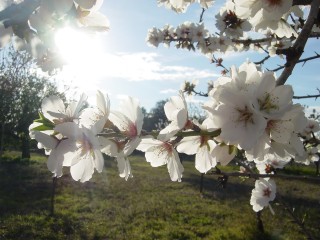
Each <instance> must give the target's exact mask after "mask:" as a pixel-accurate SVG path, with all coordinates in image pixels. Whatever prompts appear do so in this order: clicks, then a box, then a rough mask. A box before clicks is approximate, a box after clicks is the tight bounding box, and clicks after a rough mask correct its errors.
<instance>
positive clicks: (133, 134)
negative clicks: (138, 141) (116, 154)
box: [126, 123, 138, 138]
mask: <svg viewBox="0 0 320 240" xmlns="http://www.w3.org/2000/svg"><path fill="white" fill-rule="evenodd" d="M126 135H127V136H128V137H130V138H135V137H136V136H138V130H137V127H136V125H135V124H134V123H131V124H130V125H129V128H128V130H127V131H126Z"/></svg>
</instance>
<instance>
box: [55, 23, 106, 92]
mask: <svg viewBox="0 0 320 240" xmlns="http://www.w3.org/2000/svg"><path fill="white" fill-rule="evenodd" d="M55 43H56V46H57V48H58V51H59V54H60V55H61V56H62V58H63V59H64V61H66V66H64V68H63V70H62V72H61V74H60V75H61V76H65V77H66V76H69V77H70V78H72V79H69V81H72V80H74V84H76V86H77V87H79V88H80V89H83V90H84V89H88V85H89V83H90V87H94V86H93V85H95V84H97V82H98V81H99V79H101V77H102V76H103V72H104V71H105V66H103V65H104V64H103V62H104V59H105V55H106V53H105V52H104V48H103V45H102V43H101V39H100V38H99V37H98V35H93V34H89V33H86V32H82V31H78V30H76V29H72V28H62V29H60V30H59V31H57V33H56V35H55Z"/></svg>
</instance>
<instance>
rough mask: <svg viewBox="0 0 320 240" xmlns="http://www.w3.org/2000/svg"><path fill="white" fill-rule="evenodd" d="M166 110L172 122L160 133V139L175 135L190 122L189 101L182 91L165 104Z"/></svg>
mask: <svg viewBox="0 0 320 240" xmlns="http://www.w3.org/2000/svg"><path fill="white" fill-rule="evenodd" d="M164 111H165V114H166V116H167V118H168V120H169V121H171V122H170V124H169V125H168V126H166V127H165V128H164V129H162V130H161V131H160V133H159V135H158V139H160V140H163V141H165V140H168V139H170V138H171V137H173V136H174V135H175V134H176V133H177V132H179V131H180V130H181V129H183V128H184V127H185V126H186V124H187V123H188V109H187V102H186V100H185V98H184V95H183V92H182V91H179V96H173V97H171V98H170V99H169V101H168V102H167V103H166V104H165V105H164Z"/></svg>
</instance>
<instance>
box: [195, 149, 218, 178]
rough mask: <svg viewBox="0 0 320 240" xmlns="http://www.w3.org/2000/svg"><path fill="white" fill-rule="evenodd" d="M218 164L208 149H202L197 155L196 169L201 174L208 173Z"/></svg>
mask: <svg viewBox="0 0 320 240" xmlns="http://www.w3.org/2000/svg"><path fill="white" fill-rule="evenodd" d="M216 164H217V163H216V161H215V159H214V158H213V156H212V155H211V154H210V152H209V149H208V147H207V146H203V147H201V148H200V149H199V151H198V153H197V154H196V160H195V168H196V169H197V170H198V171H199V172H201V173H206V172H208V171H209V170H210V169H211V168H212V167H214V166H215V165H216Z"/></svg>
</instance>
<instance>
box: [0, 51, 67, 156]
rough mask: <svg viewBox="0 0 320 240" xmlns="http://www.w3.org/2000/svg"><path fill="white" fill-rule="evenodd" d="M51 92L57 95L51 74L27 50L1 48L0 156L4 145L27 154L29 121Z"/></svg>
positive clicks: (28, 154)
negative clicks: (38, 65) (39, 65)
mask: <svg viewBox="0 0 320 240" xmlns="http://www.w3.org/2000/svg"><path fill="white" fill-rule="evenodd" d="M52 94H55V95H57V94H58V95H59V93H58V90H57V86H56V84H55V82H54V81H53V79H52V77H51V76H49V75H45V74H43V73H42V72H41V71H39V70H38V69H37V67H36V62H35V61H33V60H32V59H31V57H30V55H29V54H28V53H27V52H26V51H19V52H17V51H15V50H14V48H13V47H12V46H9V47H6V48H2V49H1V50H0V158H1V156H2V154H3V152H4V150H6V149H10V150H20V151H21V152H22V155H21V157H22V158H29V157H30V147H31V146H30V138H29V131H28V128H29V125H30V124H31V123H32V122H33V120H34V119H36V118H37V116H38V111H39V109H40V104H41V101H42V99H43V98H44V97H46V96H49V95H52ZM60 96H61V94H60ZM61 97H63V96H61ZM34 147H35V146H34ZM35 148H36V147H35Z"/></svg>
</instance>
